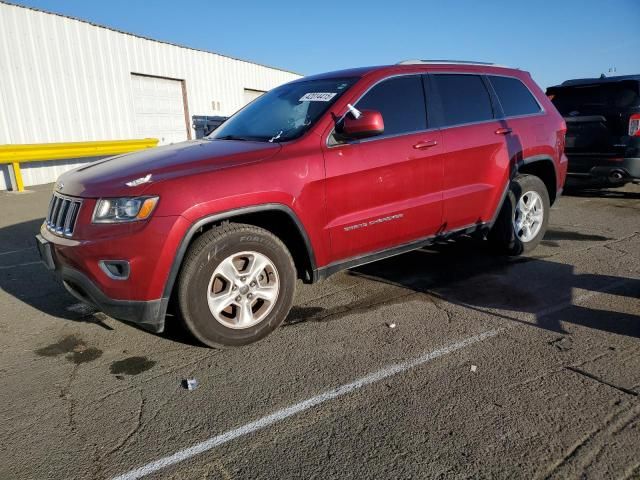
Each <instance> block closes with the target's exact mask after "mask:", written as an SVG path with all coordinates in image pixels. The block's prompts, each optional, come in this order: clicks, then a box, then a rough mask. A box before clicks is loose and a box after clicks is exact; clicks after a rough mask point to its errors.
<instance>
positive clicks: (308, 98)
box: [298, 92, 336, 102]
mask: <svg viewBox="0 0 640 480" xmlns="http://www.w3.org/2000/svg"><path fill="white" fill-rule="evenodd" d="M335 96H336V94H335V93H331V92H309V93H305V94H304V95H303V96H302V97H300V100H298V101H299V102H328V101H329V100H331V99H332V98H333V97H335Z"/></svg>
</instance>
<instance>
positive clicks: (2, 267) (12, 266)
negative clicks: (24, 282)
mask: <svg viewBox="0 0 640 480" xmlns="http://www.w3.org/2000/svg"><path fill="white" fill-rule="evenodd" d="M41 263H42V262H41V261H40V260H38V261H37V262H27V263H18V264H16V265H4V266H0V270H8V269H10V268H18V267H27V266H29V265H37V264H41Z"/></svg>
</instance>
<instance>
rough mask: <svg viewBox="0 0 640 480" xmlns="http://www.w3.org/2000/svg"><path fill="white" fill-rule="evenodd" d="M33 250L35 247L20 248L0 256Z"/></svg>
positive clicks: (1, 253) (0, 253) (2, 253)
mask: <svg viewBox="0 0 640 480" xmlns="http://www.w3.org/2000/svg"><path fill="white" fill-rule="evenodd" d="M35 249H36V247H29V248H20V249H18V250H9V251H8V252H0V256H2V255H11V254H12V253H19V252H26V251H27V250H35Z"/></svg>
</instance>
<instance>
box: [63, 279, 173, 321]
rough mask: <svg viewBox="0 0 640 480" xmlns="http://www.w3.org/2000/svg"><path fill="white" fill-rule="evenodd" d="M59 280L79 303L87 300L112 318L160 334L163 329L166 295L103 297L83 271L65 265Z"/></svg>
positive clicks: (167, 302) (166, 303)
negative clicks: (153, 296)
mask: <svg viewBox="0 0 640 480" xmlns="http://www.w3.org/2000/svg"><path fill="white" fill-rule="evenodd" d="M60 275H61V277H62V283H63V284H64V287H65V288H66V289H67V291H68V292H69V293H70V294H71V295H73V296H74V297H76V298H77V299H78V300H80V301H81V302H83V303H87V304H89V305H91V306H93V307H95V308H96V309H98V310H100V311H101V312H104V313H106V314H107V315H109V316H110V317H113V318H115V319H116V320H123V321H125V322H131V323H135V324H136V325H138V326H140V327H142V328H144V329H145V330H150V331H152V332H155V333H160V332H162V331H163V330H164V317H165V315H166V312H167V306H168V305H169V299H168V298H160V299H158V300H147V301H144V300H115V299H113V298H109V297H107V296H106V295H105V294H104V293H102V291H100V289H99V288H98V287H96V286H95V285H94V284H93V282H92V281H91V280H89V278H88V277H87V276H86V275H84V274H83V273H81V272H79V271H77V270H74V269H72V268H68V267H62V268H61V269H60Z"/></svg>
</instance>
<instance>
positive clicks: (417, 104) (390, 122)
mask: <svg viewBox="0 0 640 480" xmlns="http://www.w3.org/2000/svg"><path fill="white" fill-rule="evenodd" d="M355 106H356V108H358V110H377V111H379V112H380V113H381V114H382V119H383V120H384V134H385V135H397V134H401V133H409V132H416V131H419V130H425V129H426V128H427V112H426V107H425V100H424V89H423V88H422V79H421V77H420V76H418V75H411V76H402V77H394V78H390V79H388V80H384V81H383V82H381V83H379V84H377V85H375V86H374V87H373V88H372V89H371V90H369V91H368V92H367V93H366V94H365V96H364V97H362V99H361V100H360V101H359V102H358V103H357V104H356V105H355Z"/></svg>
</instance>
